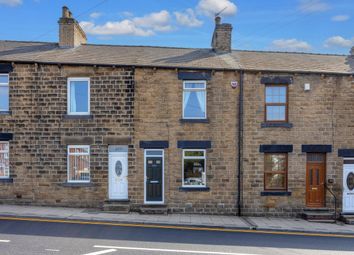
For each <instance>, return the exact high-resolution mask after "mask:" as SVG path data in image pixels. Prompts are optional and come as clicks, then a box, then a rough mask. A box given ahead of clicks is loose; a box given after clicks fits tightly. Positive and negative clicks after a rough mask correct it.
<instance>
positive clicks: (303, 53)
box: [232, 49, 349, 57]
mask: <svg viewBox="0 0 354 255" xmlns="http://www.w3.org/2000/svg"><path fill="white" fill-rule="evenodd" d="M232 52H256V53H279V54H298V55H319V56H340V57H343V56H349V55H346V54H335V53H316V52H299V51H272V50H237V49H233V50H232Z"/></svg>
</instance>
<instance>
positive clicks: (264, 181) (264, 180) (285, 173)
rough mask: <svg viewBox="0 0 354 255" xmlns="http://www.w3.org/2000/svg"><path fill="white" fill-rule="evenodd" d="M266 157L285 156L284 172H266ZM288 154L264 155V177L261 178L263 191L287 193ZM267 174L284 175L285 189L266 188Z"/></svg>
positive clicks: (274, 153) (273, 153) (268, 153)
mask: <svg viewBox="0 0 354 255" xmlns="http://www.w3.org/2000/svg"><path fill="white" fill-rule="evenodd" d="M267 155H285V166H286V170H285V171H266V156H267ZM288 156H289V155H288V153H286V152H267V153H264V171H263V172H264V176H263V189H264V191H288V172H289V165H288V162H289V159H288ZM267 173H273V174H276V173H278V174H284V175H285V187H284V188H279V187H277V188H267V185H266V174H267Z"/></svg>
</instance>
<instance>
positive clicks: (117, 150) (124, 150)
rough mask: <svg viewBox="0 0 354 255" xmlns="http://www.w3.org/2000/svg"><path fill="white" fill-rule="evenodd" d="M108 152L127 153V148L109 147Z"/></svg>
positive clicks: (119, 146)
mask: <svg viewBox="0 0 354 255" xmlns="http://www.w3.org/2000/svg"><path fill="white" fill-rule="evenodd" d="M108 151H109V152H128V146H121V145H110V146H108Z"/></svg>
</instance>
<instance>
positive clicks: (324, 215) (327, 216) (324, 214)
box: [301, 208, 336, 223]
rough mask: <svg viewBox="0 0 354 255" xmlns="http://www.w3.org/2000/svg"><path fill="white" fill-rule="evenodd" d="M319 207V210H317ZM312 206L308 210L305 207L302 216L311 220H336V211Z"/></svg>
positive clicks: (329, 221) (324, 221) (326, 221)
mask: <svg viewBox="0 0 354 255" xmlns="http://www.w3.org/2000/svg"><path fill="white" fill-rule="evenodd" d="M316 209H317V210H316ZM316 209H313V208H311V209H310V210H308V209H307V208H305V209H304V210H303V212H302V215H301V216H302V218H304V219H305V220H307V221H310V222H323V223H332V222H335V220H336V219H335V213H334V211H333V210H331V209H329V208H316Z"/></svg>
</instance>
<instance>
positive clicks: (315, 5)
mask: <svg viewBox="0 0 354 255" xmlns="http://www.w3.org/2000/svg"><path fill="white" fill-rule="evenodd" d="M330 8H331V7H330V5H329V4H327V3H326V2H324V1H322V0H300V4H299V6H298V9H299V11H301V12H302V13H311V12H324V11H327V10H329V9H330Z"/></svg>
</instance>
